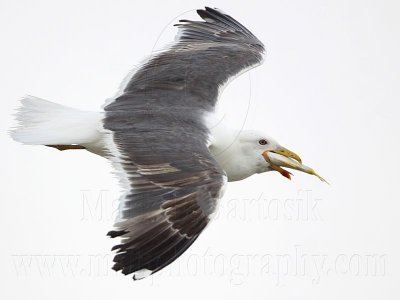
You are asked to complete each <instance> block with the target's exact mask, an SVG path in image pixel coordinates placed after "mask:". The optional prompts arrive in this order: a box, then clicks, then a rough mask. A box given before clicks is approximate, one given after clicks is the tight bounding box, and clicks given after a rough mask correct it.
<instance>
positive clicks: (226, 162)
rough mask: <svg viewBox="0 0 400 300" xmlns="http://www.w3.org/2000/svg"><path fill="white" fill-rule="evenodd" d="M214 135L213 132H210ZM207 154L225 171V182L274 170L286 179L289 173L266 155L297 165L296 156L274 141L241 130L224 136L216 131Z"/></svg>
mask: <svg viewBox="0 0 400 300" xmlns="http://www.w3.org/2000/svg"><path fill="white" fill-rule="evenodd" d="M213 134H214V132H213ZM210 151H211V153H212V154H213V155H214V157H215V158H216V160H217V161H218V163H219V164H220V166H221V167H222V168H223V169H224V170H225V172H226V173H227V176H228V181H237V180H242V179H244V178H246V177H249V176H251V175H253V174H256V173H263V172H268V171H278V172H279V173H281V174H282V175H283V176H285V177H286V178H289V179H290V173H289V172H288V171H286V170H284V169H282V168H280V167H279V166H277V165H274V164H272V163H271V161H270V160H269V159H268V155H267V153H268V152H273V153H277V154H280V155H282V156H284V157H287V158H291V159H294V160H296V161H298V162H300V163H301V159H300V157H299V156H298V155H297V154H296V153H294V152H292V151H290V150H288V149H286V148H285V147H282V146H281V145H280V144H279V143H278V142H277V141H276V140H274V139H273V138H271V137H269V136H268V135H266V134H265V133H263V132H260V131H256V130H242V131H235V132H230V133H227V132H226V131H224V135H222V134H221V132H218V136H214V137H213V139H212V143H211V145H210Z"/></svg>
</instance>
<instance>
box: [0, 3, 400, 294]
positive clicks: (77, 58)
mask: <svg viewBox="0 0 400 300" xmlns="http://www.w3.org/2000/svg"><path fill="white" fill-rule="evenodd" d="M250 3H251V4H250ZM204 4H207V5H210V6H215V7H219V8H221V9H223V10H224V11H225V12H229V14H231V15H232V16H233V17H235V18H237V19H238V20H239V21H240V22H242V23H243V24H245V25H246V26H247V27H248V28H249V29H250V30H252V31H253V33H254V34H255V35H257V36H258V37H259V39H260V40H262V41H263V42H264V43H265V45H266V48H267V52H268V55H267V58H266V61H265V63H264V65H262V66H261V67H259V68H257V69H255V70H253V71H251V73H250V75H249V74H246V75H243V76H241V77H240V78H239V79H238V80H236V81H235V82H233V83H232V84H231V86H230V87H228V88H227V89H226V91H225V93H224V95H223V99H222V101H221V106H222V108H224V109H225V111H226V119H225V120H226V122H228V123H232V124H234V125H238V126H241V124H244V127H245V128H255V129H262V130H265V131H266V132H268V133H269V134H270V135H271V136H273V137H275V138H276V139H277V140H278V141H279V142H280V143H281V144H282V145H284V146H286V147H288V148H289V149H292V150H294V151H295V152H297V153H299V154H300V155H301V156H302V158H303V161H304V162H305V163H307V164H308V165H310V166H312V167H314V168H315V169H316V170H317V171H319V172H320V173H321V175H323V176H324V177H326V179H327V180H328V181H330V183H331V186H328V185H326V184H324V183H322V182H320V181H319V180H318V179H316V178H314V177H311V176H308V175H306V174H300V173H296V174H295V176H294V178H293V180H292V181H291V182H290V181H288V180H286V179H285V178H283V177H282V176H280V175H279V174H278V173H276V172H271V173H268V174H261V175H256V176H253V177H251V178H249V179H247V180H245V181H243V182H237V183H233V184H230V185H229V186H228V190H227V192H226V194H225V197H224V199H223V200H222V201H221V208H220V210H219V213H218V216H217V218H216V220H215V222H213V224H211V225H210V226H209V227H208V228H207V230H206V231H205V232H204V233H203V234H202V235H201V237H200V238H199V239H198V240H197V241H196V243H195V244H194V245H193V246H192V247H191V248H189V250H188V251H186V253H185V254H184V255H182V256H181V258H179V259H178V260H177V261H176V262H174V263H173V264H172V265H170V266H169V267H167V268H165V269H164V270H163V271H162V272H160V273H157V274H155V275H154V276H152V277H150V278H147V279H145V280H142V281H136V282H133V281H132V280H131V278H130V277H129V276H127V277H124V276H122V275H121V274H118V273H115V272H114V271H112V270H111V260H112V255H111V252H110V249H111V247H112V246H113V244H114V243H115V241H113V240H112V239H109V238H107V237H106V236H105V234H106V233H107V232H108V230H109V229H110V228H112V224H113V217H114V210H115V205H116V199H117V198H118V194H119V188H118V185H117V181H116V179H115V178H114V177H113V176H112V175H111V167H110V166H109V164H108V163H107V161H106V160H104V159H103V158H101V157H96V156H94V155H91V154H89V153H86V152H84V151H64V152H59V151H57V150H55V149H50V148H46V147H40V146H22V145H19V144H18V143H15V142H13V141H12V140H11V139H10V138H9V137H8V135H7V134H6V132H7V130H9V129H10V127H11V126H12V124H13V121H12V116H11V114H12V112H13V110H14V109H15V108H16V107H17V105H18V99H19V98H21V97H22V96H23V95H25V94H31V95H35V96H38V97H41V98H44V99H49V100H51V101H55V102H58V103H62V104H64V105H69V106H72V107H77V108H83V109H93V110H95V109H98V108H99V107H100V105H102V104H103V101H104V99H106V98H109V97H112V96H113V94H114V93H115V91H116V90H117V88H118V86H119V83H120V81H121V80H122V78H123V77H124V76H125V75H126V73H128V71H129V70H130V69H131V68H132V67H133V66H134V65H135V64H137V63H138V62H139V61H141V60H142V59H143V57H145V56H147V55H149V54H151V52H152V50H153V49H154V48H160V47H161V46H162V45H163V44H164V43H165V42H168V41H170V40H172V39H173V37H174V33H175V29H174V28H173V27H172V24H173V23H174V20H176V18H178V15H179V14H182V13H184V12H187V11H189V12H187V13H185V14H184V15H183V16H181V17H183V18H197V16H196V14H195V12H194V11H193V9H196V8H201V7H202V6H203V5H204ZM399 8H400V7H399V2H398V1H355V0H353V1H342V0H337V1H251V2H249V1H248V2H247V4H245V3H244V2H242V3H241V4H238V3H233V2H232V1H209V2H208V3H203V2H201V1H185V2H183V1H182V2H179V1H160V2H159V3H156V2H154V1H141V2H140V3H137V2H136V3H135V2H133V1H1V2H0V39H1V47H0V51H1V55H0V66H1V68H0V82H1V94H0V95H1V105H2V109H1V111H0V113H1V118H0V126H1V132H2V134H1V136H0V139H1V150H0V151H1V170H2V171H1V176H2V178H1V179H2V180H1V182H2V185H1V189H0V197H1V201H0V222H1V228H2V233H1V247H0V253H1V258H0V262H1V269H0V276H1V282H2V285H1V286H2V287H1V289H0V297H1V298H2V299H24V298H27V299H55V298H56V299H83V298H86V299H124V298H125V299H139V298H146V299H160V298H161V297H163V299H170V298H171V299H172V298H173V299H188V298H190V299H216V298H217V297H218V298H224V299H378V298H379V299H380V298H383V299H399V296H400V292H399V288H398V284H399V280H400V274H399V268H400V258H399V253H400V244H399V228H400V227H399V225H400V221H399V218H398V215H399V209H400V205H399V203H398V201H399V192H398V190H399V188H398V186H399V175H398V170H399V167H400V165H399V157H398V153H399V151H400V149H399V148H400V147H399V146H400V143H399V129H400V122H399V118H398V112H399V105H398V102H399V100H400V99H399V97H400V88H399V79H400V72H399V69H400V59H399V53H400V39H399V36H400V21H399V14H400V9H399ZM248 106H249V107H250V108H249V112H248V116H247V118H246V119H245V112H246V110H247V107H248ZM239 120H240V122H239Z"/></svg>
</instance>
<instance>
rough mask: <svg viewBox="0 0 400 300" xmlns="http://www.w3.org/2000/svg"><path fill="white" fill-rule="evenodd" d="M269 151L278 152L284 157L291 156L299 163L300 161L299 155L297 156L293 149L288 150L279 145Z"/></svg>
mask: <svg viewBox="0 0 400 300" xmlns="http://www.w3.org/2000/svg"><path fill="white" fill-rule="evenodd" d="M270 152H273V153H277V154H280V155H282V156H285V157H289V158H293V159H294V160H297V161H298V162H299V163H301V158H300V156H298V155H297V154H296V153H294V152H293V151H290V150H289V149H287V148H285V147H280V148H279V149H277V150H272V151H270Z"/></svg>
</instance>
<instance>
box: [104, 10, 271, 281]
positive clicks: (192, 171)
mask: <svg viewBox="0 0 400 300" xmlns="http://www.w3.org/2000/svg"><path fill="white" fill-rule="evenodd" d="M198 13H199V15H200V16H201V17H202V18H203V19H204V20H205V22H197V21H181V23H180V24H178V26H179V27H180V29H181V32H180V36H179V39H178V41H177V43H176V44H175V45H173V46H172V47H171V48H169V49H168V50H165V51H163V52H161V53H159V54H157V55H155V56H153V57H152V58H151V59H150V60H149V61H148V62H147V63H145V64H144V65H143V66H142V67H141V68H140V69H139V70H138V71H137V72H136V73H135V74H134V75H133V77H132V78H131V80H130V81H129V83H128V84H127V86H126V87H125V89H124V91H123V93H122V95H121V96H119V97H118V98H116V99H115V100H114V101H113V102H111V103H110V104H108V105H107V106H106V107H105V112H106V113H105V118H104V128H105V129H107V130H108V131H109V133H110V136H109V137H110V138H109V145H108V150H109V154H110V159H111V160H112V161H113V163H114V165H115V166H116V168H117V170H119V172H120V177H121V178H122V181H123V183H124V186H125V189H126V193H125V194H124V196H123V198H122V200H121V202H120V209H119V211H120V215H119V219H120V221H119V222H118V223H116V224H115V226H116V229H115V230H114V231H111V232H110V233H109V235H110V236H112V237H117V236H120V237H121V243H120V244H119V245H117V246H115V247H114V250H117V255H116V256H115V259H114V262H115V265H114V267H113V268H114V269H115V270H122V272H123V273H124V274H131V273H134V276H133V278H134V279H140V278H143V277H144V276H147V275H150V274H152V273H154V272H156V271H158V270H160V269H162V268H163V267H165V266H166V265H168V264H169V263H171V262H172V261H173V260H175V259H176V258H177V257H178V256H179V255H181V254H182V253H183V252H184V251H185V250H186V249H187V248H188V247H189V246H190V245H191V244H192V243H193V242H194V240H195V239H196V238H197V237H198V236H199V234H200V233H201V231H202V230H203V229H204V228H205V226H206V225H207V224H208V222H209V221H210V216H211V215H212V213H213V212H215V209H216V205H217V199H218V198H219V196H220V191H221V188H222V186H223V184H224V180H225V179H224V177H225V175H224V171H223V170H221V168H220V167H219V166H218V164H217V163H216V161H215V160H214V158H213V157H212V156H211V154H210V152H209V150H208V147H207V144H208V133H209V132H208V128H207V127H206V125H205V122H204V114H205V113H206V112H208V111H212V110H213V108H214V105H215V103H216V101H217V97H218V91H219V89H220V87H221V86H222V85H223V84H224V83H225V82H227V81H228V79H229V78H230V77H233V76H235V75H236V74H238V73H239V72H241V71H242V70H245V69H248V68H249V67H251V66H255V65H257V64H258V63H259V62H260V61H261V53H262V51H263V45H262V44H261V42H259V41H258V40H257V39H256V38H255V37H254V36H253V35H252V34H251V33H250V32H249V31H248V30H247V29H246V28H244V27H243V26H242V25H241V24H239V23H238V22H237V21H235V20H233V19H232V18H231V17H229V16H227V15H225V14H223V13H221V12H219V11H217V10H214V9H210V8H206V9H205V10H199V11H198Z"/></svg>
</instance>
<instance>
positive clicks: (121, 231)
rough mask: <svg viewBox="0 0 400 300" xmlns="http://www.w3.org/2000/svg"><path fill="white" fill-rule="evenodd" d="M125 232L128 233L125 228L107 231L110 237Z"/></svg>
mask: <svg viewBox="0 0 400 300" xmlns="http://www.w3.org/2000/svg"><path fill="white" fill-rule="evenodd" d="M125 233H128V232H127V231H125V230H111V231H109V232H108V233H107V235H108V236H109V237H111V238H115V237H117V236H121V235H124V234H125Z"/></svg>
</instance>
